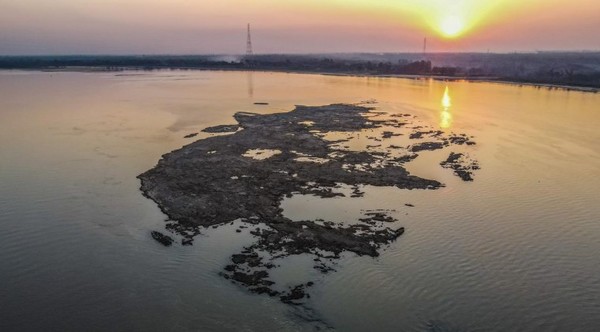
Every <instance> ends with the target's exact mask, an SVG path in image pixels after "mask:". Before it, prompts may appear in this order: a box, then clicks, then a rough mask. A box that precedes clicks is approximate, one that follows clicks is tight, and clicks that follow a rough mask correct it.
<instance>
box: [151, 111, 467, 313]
mask: <svg viewBox="0 0 600 332" xmlns="http://www.w3.org/2000/svg"><path fill="white" fill-rule="evenodd" d="M234 118H235V120H236V121H237V124H231V125H221V126H216V127H212V128H207V129H205V130H204V131H205V132H208V133H214V134H213V136H212V137H208V138H206V139H202V140H198V141H196V142H194V143H191V144H189V145H186V146H184V147H183V148H181V149H179V150H175V151H173V152H170V153H167V154H165V155H164V156H163V157H162V158H161V160H160V161H159V162H158V164H157V165H156V166H155V167H154V168H152V169H150V170H148V171H147V172H145V173H143V174H141V175H139V178H140V180H141V190H142V192H143V193H144V195H145V196H146V197H148V198H150V199H152V200H153V201H155V202H156V203H157V204H158V206H159V207H160V208H161V210H162V211H163V212H164V213H165V214H166V215H167V216H168V218H169V221H168V223H167V229H168V230H169V231H171V232H173V233H176V234H177V235H178V236H181V237H182V239H181V244H182V245H190V244H192V242H193V239H194V237H195V236H196V235H198V234H199V233H200V232H201V230H202V228H204V227H219V225H225V224H228V223H231V222H233V221H241V222H243V223H244V224H246V226H244V227H251V228H252V230H251V234H252V235H253V236H254V237H255V238H256V242H255V243H253V244H252V245H250V246H247V247H245V248H244V250H243V251H242V252H239V253H236V254H233V255H232V256H231V263H230V264H228V265H227V266H225V267H224V269H223V271H222V272H221V275H222V276H223V277H224V278H227V279H230V280H232V281H234V282H236V283H238V284H240V285H243V286H245V287H247V288H248V289H249V290H250V291H253V292H256V293H264V294H268V295H270V296H277V297H279V298H280V299H281V301H283V302H285V303H289V304H301V303H302V300H303V299H304V298H307V297H309V294H308V293H307V291H306V288H307V287H310V286H312V285H313V281H307V282H305V283H302V284H299V285H297V286H294V287H291V288H289V289H281V288H280V287H279V286H278V285H277V284H276V283H275V282H274V281H273V280H271V279H270V278H269V271H270V270H271V269H274V268H277V264H275V261H276V260H278V259H281V258H283V257H287V256H290V255H299V254H309V255H313V256H314V262H315V265H314V268H315V269H317V270H319V271H321V272H323V273H327V272H329V271H331V270H332V267H331V266H330V265H329V262H331V261H333V260H335V259H337V258H339V257H340V254H341V253H342V252H352V253H355V254H357V255H361V256H362V255H364V256H371V257H376V256H378V255H379V251H380V250H381V248H382V247H383V246H385V245H387V244H389V243H391V242H393V241H395V240H396V239H397V238H398V237H399V236H400V235H402V234H403V232H404V228H403V227H399V226H398V225H397V221H398V220H397V219H395V218H393V217H391V216H389V215H388V213H387V212H386V211H378V210H372V211H368V212H367V213H365V214H364V215H363V216H357V218H356V220H352V221H351V222H348V223H334V222H331V221H326V220H321V219H317V220H302V221H293V220H290V219H288V218H286V217H285V216H284V215H283V213H282V212H283V210H282V208H281V207H280V204H281V202H282V200H284V199H285V198H286V197H291V196H293V195H316V196H319V197H321V198H323V199H327V198H332V197H337V196H345V194H344V193H342V192H339V190H337V189H339V188H340V186H341V185H346V186H350V187H352V193H351V197H352V198H354V199H360V197H361V196H362V195H363V194H364V193H363V192H362V191H361V190H360V187H361V186H365V185H370V186H393V187H397V188H399V189H408V190H411V189H421V190H434V189H437V188H440V187H441V186H443V184H442V183H440V182H438V181H436V180H432V179H425V178H421V177H417V176H414V175H411V174H410V173H409V172H408V171H407V170H406V169H405V167H404V164H405V163H407V162H410V161H412V160H413V159H415V158H417V157H418V154H417V152H421V151H426V150H438V149H445V148H449V147H451V146H456V145H465V146H467V145H469V146H470V145H474V144H475V142H474V141H472V140H471V137H468V136H467V135H465V134H454V133H446V132H443V131H439V130H431V129H432V128H426V127H425V126H423V125H415V118H414V117H413V116H412V115H410V114H391V115H390V114H387V113H385V112H379V111H376V109H375V108H374V107H372V106H371V105H370V104H369V103H366V104H333V105H326V106H317V107H309V106H297V107H296V108H295V109H294V110H292V111H290V112H287V113H274V114H266V115H260V114H255V113H246V112H239V113H236V114H235V115H234ZM361 137H362V139H363V141H364V140H368V141H369V142H370V143H369V144H368V145H366V146H364V147H359V148H356V144H355V143H356V142H357V140H359V141H360V139H361ZM396 137H404V138H405V140H406V141H407V142H408V143H407V144H403V145H398V143H397V142H396V141H394V142H393V143H394V144H386V143H385V142H386V141H391V140H392V139H394V138H396ZM441 165H442V166H443V167H445V168H449V169H452V170H454V172H455V174H456V175H457V176H459V177H460V178H461V179H463V180H465V181H471V180H472V179H473V178H472V176H471V175H472V172H473V171H474V170H476V169H478V168H479V166H478V165H477V163H476V162H475V161H474V160H472V159H470V158H468V156H466V155H464V154H462V153H460V154H458V153H455V152H451V153H450V155H449V157H448V159H447V160H445V161H441ZM438 167H439V166H438ZM406 206H412V205H411V204H406ZM238 231H239V230H238ZM161 235H162V234H160V235H159V234H156V233H153V237H154V238H155V239H156V240H157V241H159V240H160V242H161V243H163V244H164V243H169V244H170V241H169V240H168V239H165V237H168V236H167V235H162V236H161ZM168 238H170V237H168Z"/></svg>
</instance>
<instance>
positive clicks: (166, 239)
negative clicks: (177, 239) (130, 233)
mask: <svg viewBox="0 0 600 332" xmlns="http://www.w3.org/2000/svg"><path fill="white" fill-rule="evenodd" d="M150 234H151V235H152V238H153V239H154V240H156V241H158V242H159V243H160V244H162V245H164V246H165V247H168V246H170V245H172V244H173V239H172V238H171V237H170V236H168V235H164V234H162V233H161V232H157V231H152V232H151V233H150Z"/></svg>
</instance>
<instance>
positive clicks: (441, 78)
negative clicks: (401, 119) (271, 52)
mask: <svg viewBox="0 0 600 332" xmlns="http://www.w3.org/2000/svg"><path fill="white" fill-rule="evenodd" d="M10 71H19V72H45V73H54V72H57V73H60V72H74V73H118V72H123V71H139V72H154V71H215V72H219V71H226V72H236V71H237V72H261V73H288V74H307V75H323V76H339V77H369V78H403V79H413V80H416V79H432V80H436V81H465V82H470V83H498V84H507V85H516V86H529V87H539V88H546V89H549V90H552V89H557V90H565V91H577V92H587V93H598V92H600V88H595V87H586V86H577V85H568V84H554V83H534V82H523V81H517V80H507V79H501V78H496V77H479V78H477V77H467V76H436V75H408V74H358V73H343V72H340V73H335V72H325V71H319V72H313V71H298V70H276V69H243V68H197V67H194V68H185V67H181V68H155V69H149V70H148V69H143V68H139V67H119V68H102V67H93V66H81V67H79V66H70V67H65V68H55V69H54V68H37V69H27V68H0V73H1V72H10Z"/></svg>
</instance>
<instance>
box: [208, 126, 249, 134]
mask: <svg viewBox="0 0 600 332" xmlns="http://www.w3.org/2000/svg"><path fill="white" fill-rule="evenodd" d="M239 129H240V126H238V125H219V126H214V127H208V128H204V129H202V131H203V132H205V133H231V132H235V131H238V130H239Z"/></svg>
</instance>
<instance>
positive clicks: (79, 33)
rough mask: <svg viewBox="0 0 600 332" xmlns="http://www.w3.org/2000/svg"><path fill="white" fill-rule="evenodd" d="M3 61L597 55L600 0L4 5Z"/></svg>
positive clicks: (31, 0) (128, 0)
mask: <svg viewBox="0 0 600 332" xmlns="http://www.w3.org/2000/svg"><path fill="white" fill-rule="evenodd" d="M0 8H2V10H1V11H0V54H113V53H117V54H156V53H160V54H180V53H187V54H190V53H243V52H244V51H245V38H246V36H245V25H246V23H248V22H249V23H251V24H252V30H253V43H254V49H255V52H256V53H296V52H298V53H311V52H420V51H421V48H422V41H423V38H424V37H427V38H428V41H429V43H428V44H429V50H430V51H432V52H434V51H487V50H488V49H489V50H490V51H493V52H510V51H535V50H583V49H586V50H600V36H599V32H600V0H493V1H486V0H285V1H284V0H219V1H212V0H85V1H83V0H53V1H47V0H0Z"/></svg>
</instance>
